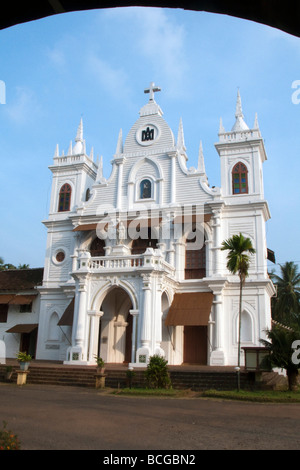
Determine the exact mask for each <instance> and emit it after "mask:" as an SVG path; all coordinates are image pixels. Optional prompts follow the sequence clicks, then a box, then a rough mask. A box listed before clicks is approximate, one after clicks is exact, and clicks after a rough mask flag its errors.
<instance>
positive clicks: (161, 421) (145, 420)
mask: <svg viewBox="0 0 300 470" xmlns="http://www.w3.org/2000/svg"><path fill="white" fill-rule="evenodd" d="M3 420H4V421H6V422H7V423H8V426H7V427H8V428H10V429H12V430H13V431H14V432H15V433H17V434H18V436H19V438H20V440H21V443H22V449H24V450H30V449H31V450H106V451H107V450H112V451H113V450H118V449H119V450H120V449H121V450H131V451H134V450H147V451H149V450H169V451H170V450H173V451H177V450H179V449H181V450H205V449H206V450H218V449H227V450H230V449H232V450H239V449H250V450H256V449H269V450H271V449H274V450H275V449H281V450H287V449H299V448H300V439H299V438H300V405H298V404H287V405H286V404H253V403H241V402H234V401H223V400H212V399H204V398H192V399H174V398H170V399H169V398H133V397H122V396H112V395H108V394H105V393H103V392H101V391H99V390H96V389H83V388H79V387H78V388H76V387H62V386H44V385H29V384H27V385H25V386H21V387H20V386H17V385H14V384H4V383H1V384H0V424H1V423H2V421H3ZM106 454H107V453H106ZM106 454H105V455H106ZM100 455H102V454H99V456H100ZM103 455H104V454H103ZM108 455H110V454H108ZM118 455H119V454H118ZM101 458H102V457H101Z"/></svg>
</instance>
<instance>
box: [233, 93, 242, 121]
mask: <svg viewBox="0 0 300 470" xmlns="http://www.w3.org/2000/svg"><path fill="white" fill-rule="evenodd" d="M235 117H236V118H238V117H241V118H243V117H244V116H243V111H242V100H241V95H240V90H239V88H238V92H237V99H236V108H235Z"/></svg>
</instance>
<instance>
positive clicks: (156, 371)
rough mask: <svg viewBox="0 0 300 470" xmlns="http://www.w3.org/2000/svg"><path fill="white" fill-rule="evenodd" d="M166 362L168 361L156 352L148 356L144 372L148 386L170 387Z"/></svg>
mask: <svg viewBox="0 0 300 470" xmlns="http://www.w3.org/2000/svg"><path fill="white" fill-rule="evenodd" d="M167 364H168V361H166V360H165V359H164V358H163V357H162V356H159V355H158V354H156V355H154V356H151V357H150V360H149V364H148V366H147V370H146V372H145V374H146V380H147V384H148V387H149V388H170V387H171V386H172V384H171V380H170V376H169V372H168V368H167Z"/></svg>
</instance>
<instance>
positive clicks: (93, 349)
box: [88, 310, 103, 364]
mask: <svg viewBox="0 0 300 470" xmlns="http://www.w3.org/2000/svg"><path fill="white" fill-rule="evenodd" d="M88 315H89V318H90V332H89V348H88V362H89V363H92V364H94V363H95V356H98V350H97V348H98V341H99V323H100V318H101V317H102V315H103V312H100V311H99V312H96V311H95V310H90V311H89V312H88Z"/></svg>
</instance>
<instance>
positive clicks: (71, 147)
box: [68, 140, 73, 155]
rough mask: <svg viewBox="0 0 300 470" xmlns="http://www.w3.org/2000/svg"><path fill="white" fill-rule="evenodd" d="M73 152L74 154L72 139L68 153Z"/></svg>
mask: <svg viewBox="0 0 300 470" xmlns="http://www.w3.org/2000/svg"><path fill="white" fill-rule="evenodd" d="M72 154H73V146H72V140H71V141H70V145H69V148H68V155H72Z"/></svg>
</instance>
